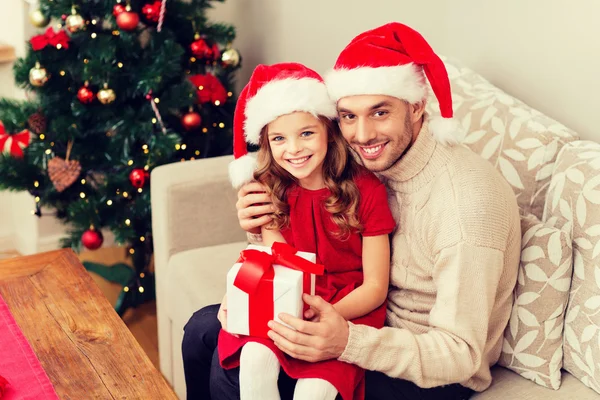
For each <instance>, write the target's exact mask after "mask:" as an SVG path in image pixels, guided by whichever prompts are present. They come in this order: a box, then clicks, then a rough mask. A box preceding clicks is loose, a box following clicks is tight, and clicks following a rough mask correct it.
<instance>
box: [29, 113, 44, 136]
mask: <svg viewBox="0 0 600 400" xmlns="http://www.w3.org/2000/svg"><path fill="white" fill-rule="evenodd" d="M47 124H48V121H47V120H46V117H44V114H42V113H41V112H36V113H33V114H31V115H30V116H29V118H28V119H27V125H28V126H29V129H30V130H31V132H33V133H35V134H36V135H39V134H42V133H45V132H46V126H47Z"/></svg>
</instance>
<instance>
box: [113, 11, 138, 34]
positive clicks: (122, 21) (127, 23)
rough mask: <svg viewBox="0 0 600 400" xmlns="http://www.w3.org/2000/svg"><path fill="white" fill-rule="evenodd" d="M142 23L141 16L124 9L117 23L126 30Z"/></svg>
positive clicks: (130, 29)
mask: <svg viewBox="0 0 600 400" xmlns="http://www.w3.org/2000/svg"><path fill="white" fill-rule="evenodd" d="M139 23H140V16H139V15H137V13H134V12H131V11H124V12H122V13H121V14H119V15H118V16H117V25H118V26H119V28H121V29H123V30H124V31H132V30H134V29H135V28H137V26H138V24H139Z"/></svg>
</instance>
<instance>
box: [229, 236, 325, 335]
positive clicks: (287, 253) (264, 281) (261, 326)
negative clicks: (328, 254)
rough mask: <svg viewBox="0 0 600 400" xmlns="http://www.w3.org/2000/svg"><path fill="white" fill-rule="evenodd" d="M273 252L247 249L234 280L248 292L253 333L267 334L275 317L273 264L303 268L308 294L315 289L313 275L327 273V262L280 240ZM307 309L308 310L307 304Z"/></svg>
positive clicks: (304, 286) (241, 254) (242, 255)
mask: <svg viewBox="0 0 600 400" xmlns="http://www.w3.org/2000/svg"><path fill="white" fill-rule="evenodd" d="M271 252H272V254H269V253H265V252H264V251H260V250H254V249H248V250H243V251H242V252H241V253H240V259H239V262H241V263H242V266H241V267H240V270H239V272H238V273H237V276H236V277H235V281H234V282H233V285H234V286H235V287H237V288H239V289H240V290H242V291H243V292H245V293H248V302H249V304H248V309H249V312H250V318H249V324H250V326H249V328H250V329H249V334H250V335H252V336H262V337H267V332H268V330H269V327H268V326H267V322H269V321H270V320H272V319H273V318H274V313H275V302H274V299H273V279H274V277H275V270H274V269H273V265H275V264H278V265H283V266H284V267H287V268H291V269H295V270H297V271H302V272H303V273H304V277H303V291H304V293H309V291H310V289H311V276H310V275H311V274H315V275H323V272H324V270H325V268H324V266H323V265H321V264H315V263H313V262H310V261H308V260H306V259H304V258H302V257H300V256H298V255H296V253H297V252H298V251H297V250H296V249H295V248H293V247H292V246H290V245H289V244H286V243H278V242H276V243H274V244H273V246H271ZM304 308H305V309H306V305H305V307H304Z"/></svg>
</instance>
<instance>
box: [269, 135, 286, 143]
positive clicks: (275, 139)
mask: <svg viewBox="0 0 600 400" xmlns="http://www.w3.org/2000/svg"><path fill="white" fill-rule="evenodd" d="M282 140H283V136H273V137H272V138H271V142H281V141H282Z"/></svg>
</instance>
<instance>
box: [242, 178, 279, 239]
mask: <svg viewBox="0 0 600 400" xmlns="http://www.w3.org/2000/svg"><path fill="white" fill-rule="evenodd" d="M235 208H237V211H238V220H239V221H240V226H241V227H242V229H243V230H245V231H246V232H250V233H256V234H258V233H260V227H261V226H263V225H265V224H268V223H269V222H271V220H272V217H271V213H272V212H273V211H275V209H274V208H273V204H272V203H271V197H270V196H269V194H267V192H266V189H265V187H264V186H263V185H262V184H260V183H258V182H250V183H247V184H245V185H244V186H242V187H241V188H240V190H239V191H238V201H237V203H235Z"/></svg>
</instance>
